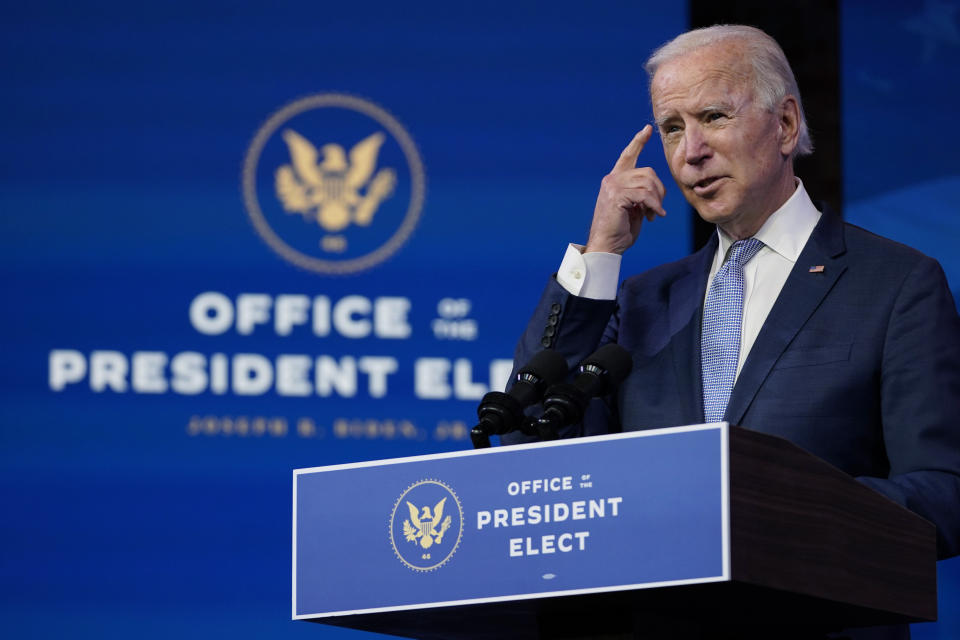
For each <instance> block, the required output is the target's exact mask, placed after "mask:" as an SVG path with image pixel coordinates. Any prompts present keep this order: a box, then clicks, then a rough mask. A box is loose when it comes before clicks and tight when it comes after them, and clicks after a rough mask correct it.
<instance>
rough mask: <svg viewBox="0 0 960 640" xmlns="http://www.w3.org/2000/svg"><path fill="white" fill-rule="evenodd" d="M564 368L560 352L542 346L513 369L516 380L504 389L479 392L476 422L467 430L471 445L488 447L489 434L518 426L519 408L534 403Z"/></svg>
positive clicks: (565, 372) (478, 447)
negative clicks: (526, 360)
mask: <svg viewBox="0 0 960 640" xmlns="http://www.w3.org/2000/svg"><path fill="white" fill-rule="evenodd" d="M568 370H569V367H567V361H566V359H565V358H564V357H563V356H562V355H560V354H559V353H557V352H556V351H551V350H549V349H545V350H543V351H540V352H539V353H537V354H536V355H535V356H533V357H532V358H531V359H530V361H529V362H528V363H527V364H526V366H524V367H523V368H522V369H520V371H518V372H517V375H516V382H515V383H514V385H513V386H512V387H510V390H509V391H508V392H506V393H503V392H502V391H491V392H490V393H488V394H486V395H485V396H483V400H481V401H480V406H479V407H477V416H478V417H479V418H480V423H479V424H478V425H477V426H475V427H474V428H473V429H471V431H470V439H471V440H472V441H473V446H474V448H476V449H483V448H486V447H489V446H490V436H491V435H493V434H497V435H500V434H504V433H507V432H508V431H514V430H515V429H518V428H519V427H521V426H522V425H523V423H524V421H525V419H526V416H525V415H524V413H523V410H524V409H525V408H526V407H529V406H530V405H533V404H536V403H537V402H538V401H539V400H540V398H542V397H543V392H544V390H545V389H546V388H547V387H549V386H550V385H552V384H555V383H557V382H559V381H560V380H563V377H564V376H565V375H567V371H568Z"/></svg>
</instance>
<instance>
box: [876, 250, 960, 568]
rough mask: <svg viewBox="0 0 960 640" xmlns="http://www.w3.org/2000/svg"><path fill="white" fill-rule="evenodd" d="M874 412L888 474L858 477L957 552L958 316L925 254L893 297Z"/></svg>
mask: <svg viewBox="0 0 960 640" xmlns="http://www.w3.org/2000/svg"><path fill="white" fill-rule="evenodd" d="M880 385H881V404H882V407H881V415H882V419H883V425H882V426H883V437H884V444H885V446H886V451H887V457H888V459H889V461H890V474H889V476H888V477H887V478H861V481H862V482H863V483H864V484H867V485H868V486H871V487H872V488H874V489H876V490H877V491H880V492H881V493H883V494H885V495H886V496H888V497H890V498H892V499H893V500H895V501H897V502H898V503H900V504H902V505H903V506H905V507H907V508H909V509H910V510H912V511H914V512H916V513H918V514H920V515H921V516H923V517H925V518H926V519H928V520H930V521H931V522H933V523H934V524H935V525H936V527H937V545H938V555H939V556H940V557H941V558H944V557H950V556H955V555H958V554H960V318H958V316H957V311H956V307H955V303H954V300H953V298H952V296H951V294H950V290H949V288H948V287H947V282H946V278H945V277H944V274H943V270H942V269H941V268H940V265H939V264H938V263H937V262H936V261H934V260H932V259H930V258H926V257H924V258H923V259H922V260H920V261H919V262H918V264H917V265H916V266H915V267H914V269H913V270H912V271H911V273H910V275H909V276H908V277H907V278H906V279H905V280H904V283H903V285H902V287H901V289H900V292H899V294H898V296H897V299H896V302H895V304H894V308H893V310H892V313H891V315H890V318H889V329H888V331H887V339H886V342H885V344H884V347H883V364H882V374H881V381H880Z"/></svg>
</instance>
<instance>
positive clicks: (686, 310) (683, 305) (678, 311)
mask: <svg viewBox="0 0 960 640" xmlns="http://www.w3.org/2000/svg"><path fill="white" fill-rule="evenodd" d="M717 242H718V240H717V234H716V233H714V234H713V235H712V236H711V239H710V241H709V242H707V244H706V246H704V247H703V248H702V249H700V251H698V252H697V253H695V254H693V255H692V256H690V259H689V261H688V267H689V268H688V269H687V272H686V273H685V274H684V275H682V276H680V277H679V278H677V279H676V280H674V281H673V283H671V285H670V298H669V303H668V310H667V311H668V314H669V315H668V317H669V321H670V335H671V336H672V337H671V340H670V344H671V349H672V350H673V365H674V373H675V375H676V377H677V386H678V389H679V393H680V402H679V406H680V407H681V412H682V414H683V415H682V418H681V420H682V422H681V424H696V423H699V422H703V392H702V387H703V382H702V379H701V373H700V325H701V317H702V315H703V296H704V292H705V291H706V289H707V276H708V275H710V265H711V262H712V260H713V256H714V254H715V253H716V252H717Z"/></svg>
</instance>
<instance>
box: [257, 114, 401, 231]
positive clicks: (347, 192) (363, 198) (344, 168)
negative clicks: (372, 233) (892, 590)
mask: <svg viewBox="0 0 960 640" xmlns="http://www.w3.org/2000/svg"><path fill="white" fill-rule="evenodd" d="M384 139H385V136H384V134H383V133H381V132H377V133H374V134H372V135H370V136H367V137H366V138H364V139H363V140H361V141H360V142H358V143H357V144H355V145H354V146H353V148H352V149H350V158H349V162H348V161H347V154H346V153H345V152H344V149H343V147H341V146H340V145H338V144H333V143H331V144H325V145H323V146H322V147H320V151H319V152H318V151H317V148H316V147H314V146H313V144H311V143H310V141H309V140H307V139H306V138H304V137H303V136H301V135H300V134H299V133H297V132H296V131H294V130H293V129H285V130H284V131H283V140H284V142H286V143H287V148H288V149H289V150H290V164H285V165H282V166H281V167H280V168H279V169H277V171H276V174H275V176H274V177H275V182H276V190H277V197H278V198H279V199H280V202H281V203H282V204H283V208H284V210H285V211H288V212H291V213H300V214H302V215H303V217H304V218H305V219H308V220H309V219H311V218H312V219H314V220H315V221H316V222H317V223H318V224H319V225H320V226H321V227H323V228H324V229H326V230H327V231H331V232H334V231H340V230H341V229H343V228H345V227H347V226H348V225H349V224H350V223H351V222H352V223H354V224H358V225H360V226H368V225H369V224H370V223H371V222H372V221H373V214H374V213H376V211H377V208H378V207H379V206H380V203H381V202H383V201H384V200H386V199H387V198H389V197H390V196H391V195H392V194H393V189H394V187H395V186H396V184H397V174H396V172H395V171H394V170H393V169H381V170H380V171H378V172H377V174H376V175H373V171H374V169H376V167H377V156H378V155H379V154H380V147H381V146H382V145H383V142H384ZM320 154H323V162H320V163H318V162H317V159H318V157H319V155H320ZM371 176H373V177H372V178H371ZM364 187H366V188H365V189H364ZM361 191H362V193H361Z"/></svg>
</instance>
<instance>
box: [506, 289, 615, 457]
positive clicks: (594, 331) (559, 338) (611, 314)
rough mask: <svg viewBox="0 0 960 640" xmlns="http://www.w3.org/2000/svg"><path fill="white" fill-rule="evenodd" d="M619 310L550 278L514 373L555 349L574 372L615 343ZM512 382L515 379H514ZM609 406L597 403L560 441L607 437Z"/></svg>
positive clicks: (513, 440) (515, 440)
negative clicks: (607, 345)
mask: <svg viewBox="0 0 960 640" xmlns="http://www.w3.org/2000/svg"><path fill="white" fill-rule="evenodd" d="M616 308H617V303H616V301H614V300H591V299H589V298H581V297H579V296H574V295H572V294H570V293H569V292H568V291H567V290H566V289H564V288H563V287H562V286H561V285H560V284H559V283H558V282H557V280H556V278H555V277H552V278H550V280H549V282H547V286H546V288H545V289H544V291H543V295H542V296H541V298H540V302H539V304H537V308H536V310H535V311H534V313H533V317H532V318H530V322H528V323H527V328H526V330H525V331H524V334H523V336H522V337H521V338H520V342H519V343H518V344H517V348H516V351H515V352H514V358H513V363H514V373H516V371H517V369H519V368H520V367H522V366H523V365H524V364H526V363H527V362H528V361H529V360H530V358H532V357H533V356H534V355H535V354H536V353H537V352H539V351H542V350H543V349H554V350H556V351H557V352H558V353H560V354H561V355H563V356H564V358H566V360H567V366H569V367H571V368H573V367H575V366H576V365H577V364H578V363H579V362H581V361H582V360H583V359H584V358H586V357H587V356H589V355H590V354H591V353H593V352H594V351H596V349H597V348H598V347H599V346H600V345H602V344H606V343H607V342H612V341H615V340H616V319H615V317H616ZM511 378H512V376H511ZM610 411H611V410H610V406H609V404H608V403H605V402H600V401H594V403H592V405H591V407H590V409H589V410H588V412H587V416H586V418H585V419H584V422H583V424H580V425H574V426H572V427H570V428H567V429H566V430H564V432H563V433H561V434H560V436H561V437H565V438H569V437H576V436H581V435H596V434H600V433H608V432H609V430H610V424H611V415H610ZM533 440H535V438H532V437H528V436H524V435H523V434H521V433H519V432H514V433H511V434H507V435H504V436H502V437H501V438H500V441H501V442H502V443H503V444H519V443H522V442H531V441H533Z"/></svg>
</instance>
